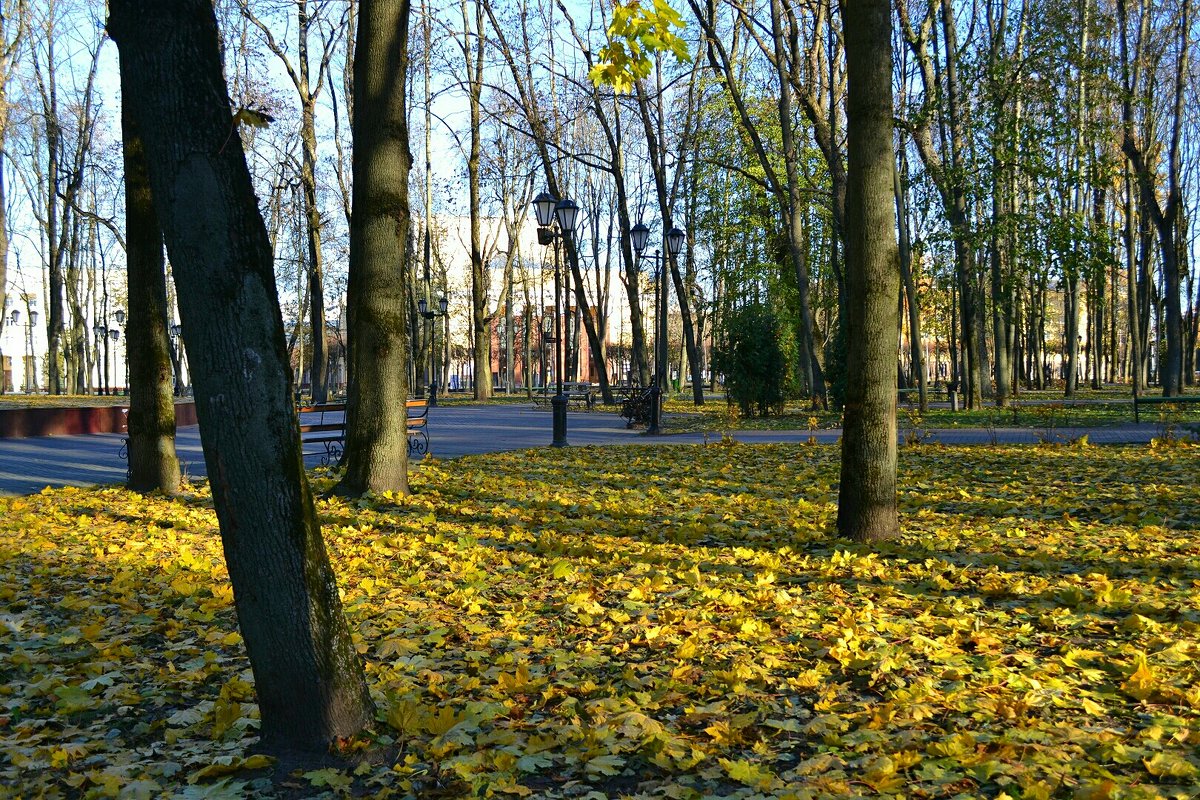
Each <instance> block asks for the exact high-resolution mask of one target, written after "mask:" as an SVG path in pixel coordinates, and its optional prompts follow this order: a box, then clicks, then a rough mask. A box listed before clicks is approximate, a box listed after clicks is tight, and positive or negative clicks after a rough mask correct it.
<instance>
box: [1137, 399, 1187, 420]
mask: <svg viewBox="0 0 1200 800" xmlns="http://www.w3.org/2000/svg"><path fill="white" fill-rule="evenodd" d="M1184 403H1200V394H1184V395H1177V396H1175V397H1163V396H1161V395H1152V396H1150V397H1142V396H1140V395H1139V396H1137V397H1134V398H1133V421H1134V422H1135V423H1138V422H1141V421H1142V420H1141V415H1140V413H1139V410H1138V407H1139V406H1150V405H1155V406H1167V405H1175V404H1184Z"/></svg>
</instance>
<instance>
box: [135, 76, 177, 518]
mask: <svg viewBox="0 0 1200 800" xmlns="http://www.w3.org/2000/svg"><path fill="white" fill-rule="evenodd" d="M125 97H127V95H123V97H122V103H123V104H125V103H127V101H126V100H125V99H124V98H125ZM121 144H122V153H123V155H124V159H125V262H126V265H127V266H126V277H127V279H128V282H129V286H128V291H129V295H128V297H129V316H128V321H129V323H128V326H127V327H126V328H125V346H126V348H127V349H128V353H129V375H130V387H129V488H130V489H133V490H134V491H135V492H150V491H160V492H165V493H167V494H174V493H175V492H177V491H178V490H179V459H178V458H177V457H176V454H175V395H174V392H173V390H172V386H171V352H170V341H169V340H168V338H167V280H166V270H165V268H164V267H165V265H164V263H163V239H162V229H161V228H160V227H159V224H158V215H157V214H156V213H155V211H154V197H153V195H152V194H151V191H150V176H149V174H148V173H147V172H146V153H145V150H144V149H143V147H142V137H141V136H140V135H139V133H138V128H137V123H136V122H134V119H133V116H132V114H130V113H129V111H128V110H127V109H125V110H123V111H122V114H121Z"/></svg>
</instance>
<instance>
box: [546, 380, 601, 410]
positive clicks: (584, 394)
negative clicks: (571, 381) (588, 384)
mask: <svg viewBox="0 0 1200 800" xmlns="http://www.w3.org/2000/svg"><path fill="white" fill-rule="evenodd" d="M557 393H558V390H557V388H556V387H554V386H548V387H546V388H544V389H542V390H541V391H538V392H534V393H533V407H534V408H551V407H552V401H553V400H554V396H555V395H556V394H557ZM563 395H564V396H565V397H566V398H567V407H568V408H570V407H572V406H573V407H575V408H576V409H577V410H579V411H592V410H593V409H595V408H596V393H595V392H593V391H592V390H590V389H587V390H583V389H568V388H567V385H566V384H563Z"/></svg>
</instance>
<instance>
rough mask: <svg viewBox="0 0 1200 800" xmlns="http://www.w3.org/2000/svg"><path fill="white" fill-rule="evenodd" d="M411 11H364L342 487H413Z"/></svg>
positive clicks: (392, 1)
mask: <svg viewBox="0 0 1200 800" xmlns="http://www.w3.org/2000/svg"><path fill="white" fill-rule="evenodd" d="M408 16H409V0H380V2H375V3H372V4H370V5H364V6H363V7H362V8H361V9H360V10H359V14H358V36H357V40H356V43H355V44H356V60H355V64H354V95H355V96H354V108H355V109H356V110H355V114H354V166H353V170H354V212H353V214H352V215H351V224H350V279H349V285H348V287H347V298H346V309H347V314H348V316H349V322H350V344H349V353H348V355H349V361H350V369H351V371H352V374H353V375H354V380H353V381H352V382H351V384H350V387H349V395H348V405H347V414H348V416H347V425H346V474H345V476H344V477H343V478H342V482H341V486H340V489H341V490H342V491H346V492H348V493H352V494H361V493H362V492H366V491H372V492H383V491H392V492H407V491H408V436H407V434H406V432H405V412H406V409H405V400H406V398H407V397H408V389H409V386H408V383H409V381H408V360H407V357H406V354H407V353H408V303H407V301H406V295H405V281H406V275H407V274H408V272H409V269H408V261H409V256H410V252H411V251H410V250H409V249H408V247H407V243H408V236H409V230H410V228H411V226H412V210H411V209H410V207H409V200H408V173H409V170H410V169H411V167H412V154H411V152H410V151H409V146H408V125H407V124H406V122H405V102H406V101H405V87H406V75H407V71H408Z"/></svg>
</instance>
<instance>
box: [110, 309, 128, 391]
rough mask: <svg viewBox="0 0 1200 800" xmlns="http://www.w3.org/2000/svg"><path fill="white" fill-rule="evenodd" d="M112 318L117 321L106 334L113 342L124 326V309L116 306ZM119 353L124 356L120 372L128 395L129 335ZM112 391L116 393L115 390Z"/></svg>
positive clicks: (114, 366) (118, 337) (119, 335)
mask: <svg viewBox="0 0 1200 800" xmlns="http://www.w3.org/2000/svg"><path fill="white" fill-rule="evenodd" d="M113 319H115V320H116V321H117V325H116V326H115V327H112V328H109V329H108V335H109V338H111V339H112V340H113V341H114V342H115V341H117V340H118V339H120V338H121V330H122V329H123V328H124V327H125V309H123V308H118V309H117V310H116V311H114V312H113ZM113 346H114V347H115V346H116V345H113ZM121 354H122V356H124V359H123V361H122V362H121V363H122V364H123V365H124V370H123V372H122V376H123V377H124V379H125V390H124V394H125V395H126V396H128V395H129V337H128V335H127V336H126V337H125V347H124V348H123V349H122V350H121ZM113 368H114V370H115V369H116V365H115V364H114V365H113ZM112 393H113V394H116V392H115V391H114V392H112Z"/></svg>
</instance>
